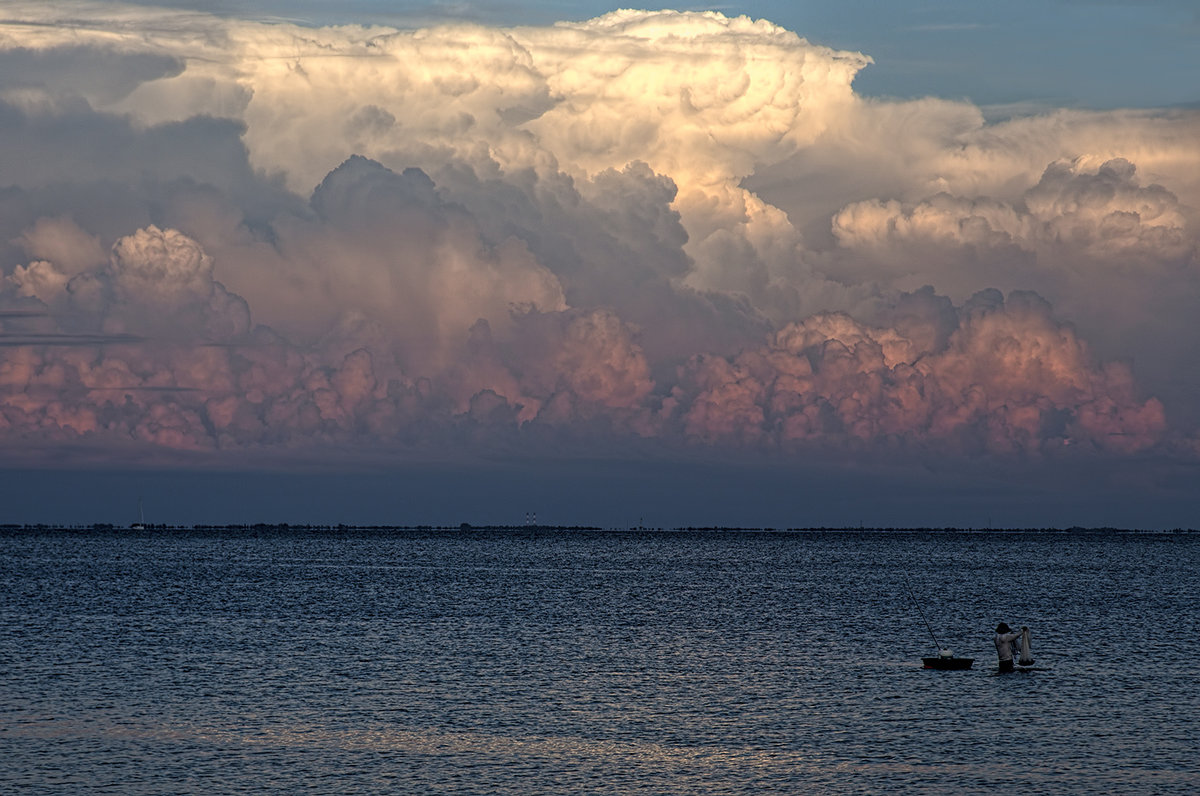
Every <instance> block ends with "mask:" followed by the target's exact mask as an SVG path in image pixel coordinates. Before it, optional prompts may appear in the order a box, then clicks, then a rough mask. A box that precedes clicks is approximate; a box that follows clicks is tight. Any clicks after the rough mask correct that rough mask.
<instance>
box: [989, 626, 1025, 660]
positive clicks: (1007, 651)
mask: <svg viewBox="0 0 1200 796" xmlns="http://www.w3.org/2000/svg"><path fill="white" fill-rule="evenodd" d="M1022 630H1024V628H1022ZM1020 637H1021V634H1020V633H1014V632H1013V631H1012V628H1010V627H1009V626H1008V624H1007V623H1005V622H1001V623H1000V624H998V625H996V654H997V655H999V656H1000V671H1001V672H1011V671H1013V653H1014V652H1015V650H1014V649H1013V645H1014V644H1016V641H1017V639H1019V638H1020Z"/></svg>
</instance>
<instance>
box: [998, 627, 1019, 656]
mask: <svg viewBox="0 0 1200 796" xmlns="http://www.w3.org/2000/svg"><path fill="white" fill-rule="evenodd" d="M1020 637H1021V634H1020V633H997V634H996V654H997V655H999V656H1000V660H1002V661H1011V660H1012V656H1013V647H1012V644H1013V642H1014V641H1016V640H1017V639H1019V638H1020Z"/></svg>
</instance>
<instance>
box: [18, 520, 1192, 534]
mask: <svg viewBox="0 0 1200 796" xmlns="http://www.w3.org/2000/svg"><path fill="white" fill-rule="evenodd" d="M16 532H20V533H25V532H61V533H117V534H142V535H156V534H162V533H212V532H217V533H236V534H262V533H275V534H292V533H295V534H300V533H323V534H327V533H335V534H387V533H547V532H549V533H562V532H581V533H664V534H665V533H760V534H761V533H775V534H789V533H791V534H800V533H863V534H876V533H972V534H1006V533H1042V534H1085V533H1092V534H1095V533H1110V534H1114V533H1115V534H1134V535H1146V534H1150V535H1161V534H1194V533H1197V530H1196V529H1194V528H1170V529H1157V530H1146V529H1137V528H1113V527H1082V526H1074V527H1070V528H956V527H848V526H847V527H802V526H796V527H787V528H783V527H753V526H745V527H743V526H723V525H712V526H678V527H667V526H661V527H659V526H654V527H652V526H629V527H625V526H616V527H603V526H598V525H553V524H539V525H473V524H470V523H465V522H464V523H459V524H457V525H343V524H338V525H326V524H296V523H286V522H285V523H245V524H238V523H233V524H227V525H203V524H200V525H170V524H158V523H145V524H144V525H142V526H141V527H133V526H129V525H116V524H112V523H92V524H90V525H57V524H51V523H35V524H19V523H16V524H14V523H0V535H3V534H12V533H16Z"/></svg>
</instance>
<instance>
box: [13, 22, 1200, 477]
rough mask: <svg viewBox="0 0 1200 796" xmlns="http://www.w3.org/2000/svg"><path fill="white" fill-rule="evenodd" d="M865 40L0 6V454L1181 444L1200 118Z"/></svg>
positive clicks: (1098, 449) (1102, 449) (1037, 449)
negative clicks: (935, 91) (931, 91)
mask: <svg viewBox="0 0 1200 796" xmlns="http://www.w3.org/2000/svg"><path fill="white" fill-rule="evenodd" d="M114 9H115V10H114ZM68 20H69V24H67V21H68ZM869 63H870V59H869V58H868V57H866V56H864V55H861V54H858V53H850V52H839V51H835V50H831V49H829V48H824V47H818V46H814V45H812V44H810V43H808V42H807V41H805V40H804V39H802V38H800V37H799V36H797V35H796V34H794V33H792V32H790V31H786V30H784V29H782V28H779V27H777V26H774V25H771V24H770V23H767V22H764V21H753V20H749V19H745V18H736V19H730V18H726V17H724V16H722V15H720V14H717V13H714V12H709V13H680V12H653V13H652V12H635V11H621V12H614V13H613V14H610V15H607V16H605V17H601V18H599V19H595V20H590V21H587V22H582V23H571V24H563V25H559V26H555V27H551V28H514V29H496V28H485V27H480V26H465V25H464V26H453V25H452V26H446V27H441V28H437V29H430V30H420V31H407V32H405V31H397V30H391V29H386V28H357V27H345V28H303V27H299V26H294V25H288V24H266V23H257V22H249V21H242V20H232V19H224V18H218V17H214V16H210V15H205V14H195V13H176V12H169V11H163V10H153V9H139V8H133V7H129V6H119V7H117V6H114V7H113V8H110V9H106V8H105V7H103V6H98V5H91V4H72V3H49V4H45V5H43V6H38V7H36V8H35V7H33V6H30V5H27V4H19V5H17V6H13V7H11V8H9V9H8V10H7V11H5V10H0V66H3V67H5V68H4V69H0V75H2V77H0V182H2V183H3V184H2V185H0V257H3V261H2V262H0V435H3V436H5V437H6V438H8V439H14V440H15V439H20V440H23V441H24V442H25V444H27V445H37V446H42V447H45V448H48V449H61V450H68V449H71V450H74V449H78V448H79V446H81V445H82V446H84V447H86V448H87V449H88V450H92V451H94V450H95V449H96V448H97V447H101V448H103V447H104V446H111V447H112V449H113V450H127V449H129V446H133V447H134V448H136V449H139V450H140V449H146V450H161V451H184V452H189V454H192V455H200V456H207V457H215V459H216V460H220V459H221V457H222V456H223V455H224V452H227V451H239V452H246V451H267V452H274V453H276V454H279V455H280V457H281V458H287V457H288V456H291V455H294V454H295V452H297V451H300V450H304V451H312V450H334V449H336V450H337V451H339V453H338V455H339V456H354V455H357V454H354V453H350V452H348V451H354V450H357V451H359V452H360V453H361V455H367V453H368V452H369V453H371V455H374V454H375V453H380V452H384V453H387V454H388V455H401V456H402V455H411V456H422V455H429V454H431V452H443V453H444V452H445V451H448V450H449V451H462V452H465V453H470V452H472V451H475V452H479V451H485V450H494V449H498V448H499V449H504V450H520V451H524V452H526V453H535V454H536V453H540V454H545V453H558V452H562V451H563V450H566V449H574V448H572V447H571V446H579V448H578V449H590V450H599V449H603V450H628V451H634V450H641V449H643V448H642V447H641V446H644V445H647V444H655V445H660V446H664V447H670V448H672V449H681V450H702V451H710V452H711V451H721V450H742V451H747V450H749V451H762V452H765V451H771V452H773V453H777V454H781V455H798V456H803V455H806V452H810V453H811V452H822V451H829V450H839V451H843V452H849V453H851V454H854V453H856V452H868V453H869V452H871V451H887V450H901V451H903V450H920V451H933V452H939V451H940V452H944V453H948V454H953V455H958V456H985V455H1008V456H1014V455H1015V456H1037V457H1043V456H1052V455H1059V453H1058V452H1060V451H1062V450H1065V449H1070V450H1072V451H1083V452H1086V453H1087V454H1088V455H1096V456H1122V455H1129V454H1132V453H1139V452H1145V451H1149V450H1163V451H1166V450H1170V451H1172V452H1173V455H1175V454H1177V453H1178V452H1179V451H1187V452H1189V453H1188V454H1187V455H1191V454H1190V451H1191V449H1192V447H1193V443H1192V442H1191V440H1192V439H1193V438H1194V431H1193V430H1192V428H1191V427H1189V426H1188V425H1187V422H1186V420H1187V412H1186V411H1185V410H1184V409H1183V408H1181V407H1182V406H1183V404H1185V403H1186V399H1185V397H1184V393H1183V392H1182V391H1179V390H1176V391H1174V392H1172V390H1171V389H1169V385H1167V388H1166V389H1164V390H1160V389H1159V388H1160V387H1162V386H1163V384H1160V383H1159V382H1157V381H1156V378H1158V377H1160V376H1164V374H1166V373H1167V372H1168V371H1169V370H1170V369H1171V368H1174V369H1175V371H1174V372H1176V373H1179V372H1186V373H1193V372H1195V366H1194V365H1193V364H1192V363H1191V360H1190V358H1189V357H1188V356H1187V352H1186V351H1185V346H1183V345H1182V343H1181V342H1180V341H1182V340H1186V339H1189V338H1188V336H1187V333H1188V332H1189V331H1192V330H1191V329H1190V327H1189V326H1188V324H1190V323H1191V321H1190V317H1191V316H1190V315H1188V314H1187V313H1184V312H1182V311H1181V306H1180V302H1184V303H1186V301H1187V300H1189V298H1188V297H1195V296H1200V291H1197V290H1195V288H1194V286H1195V285H1196V284H1197V283H1196V281H1195V272H1196V269H1197V265H1198V264H1200V263H1197V246H1196V241H1197V217H1196V214H1195V211H1194V210H1193V209H1192V208H1193V207H1194V206H1195V200H1196V199H1197V198H1198V197H1200V188H1198V186H1200V165H1198V164H1197V163H1196V162H1195V158H1194V151H1192V150H1189V149H1188V148H1187V147H1185V146H1183V145H1181V144H1180V135H1179V133H1180V131H1181V130H1182V131H1191V132H1195V131H1196V130H1197V129H1198V128H1200V122H1198V121H1197V119H1198V118H1200V117H1198V115H1197V114H1194V113H1193V114H1188V113H1178V112H1172V113H1171V114H1166V115H1155V114H1152V113H1137V114H1127V113H1119V112H1114V113H1111V114H1108V115H1104V114H1076V115H1074V116H1071V115H1067V116H1064V115H1062V114H1048V115H1046V116H1043V117H1030V118H1027V119H1020V120H1011V121H1009V122H1005V123H1001V124H994V125H989V124H987V123H986V122H984V121H983V119H982V116H981V114H980V113H979V111H978V109H976V108H973V107H972V106H969V105H967V104H964V103H947V102H942V101H931V100H921V101H913V102H899V101H897V102H882V101H878V100H872V101H866V100H863V99H861V98H859V97H858V96H856V95H855V93H854V91H853V89H852V81H853V77H854V75H855V73H856V72H857V71H858V70H860V69H862V68H864V67H865V66H866V65H868V64H869ZM418 64H419V68H418V67H417V66H416V65H418ZM997 288H999V289H998V290H997ZM1131 291H1133V293H1132V294H1133V295H1138V296H1141V297H1144V299H1145V303H1144V304H1143V305H1141V306H1135V305H1131V303H1130V302H1128V301H1123V300H1122V299H1123V297H1127V296H1129V295H1131ZM1144 312H1157V313H1159V314H1162V315H1165V316H1167V317H1169V318H1170V320H1169V321H1168V322H1165V323H1164V324H1163V325H1160V326H1158V327H1155V326H1154V325H1153V324H1151V323H1149V322H1148V318H1146V317H1145V316H1142V315H1139V313H1144ZM1106 324H1107V325H1106ZM1114 330H1116V331H1114ZM1130 330H1132V331H1130ZM1093 341H1095V342H1093ZM1116 358H1119V359H1120V360H1121V361H1114V359H1116ZM1147 361H1148V362H1149V363H1150V366H1149V367H1146V365H1145V364H1144V363H1145V362H1147ZM1131 363H1132V364H1131ZM1143 374H1149V378H1148V379H1144V378H1143ZM1196 375H1197V378H1200V373H1197V374H1196ZM1160 392H1161V393H1162V394H1163V397H1162V400H1160V399H1159V398H1157V397H1153V396H1154V395H1155V394H1158V393H1160ZM1172 401H1178V402H1179V404H1178V405H1176V404H1173V403H1172Z"/></svg>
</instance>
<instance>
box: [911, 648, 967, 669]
mask: <svg viewBox="0 0 1200 796" xmlns="http://www.w3.org/2000/svg"><path fill="white" fill-rule="evenodd" d="M921 662H922V663H924V664H925V668H926V669H942V670H944V671H956V670H961V669H970V668H971V664H973V663H974V662H975V659H974V658H956V657H954V653H953V652H951V651H950V650H941V651H939V652H938V654H937V656H936V657H933V658H922V659H921Z"/></svg>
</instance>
